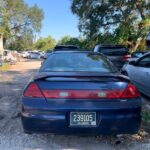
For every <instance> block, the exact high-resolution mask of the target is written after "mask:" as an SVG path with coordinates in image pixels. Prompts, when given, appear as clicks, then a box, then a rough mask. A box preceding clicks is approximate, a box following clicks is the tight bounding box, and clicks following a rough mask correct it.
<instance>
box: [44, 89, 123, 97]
mask: <svg viewBox="0 0 150 150" xmlns="http://www.w3.org/2000/svg"><path fill="white" fill-rule="evenodd" d="M42 92H43V95H44V96H45V97H46V98H58V99H59V98H66V99H101V98H108V99H111V98H112V99H113V98H119V97H120V96H121V95H122V92H123V91H122V90H43V91H42Z"/></svg>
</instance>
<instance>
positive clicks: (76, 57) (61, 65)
mask: <svg viewBox="0 0 150 150" xmlns="http://www.w3.org/2000/svg"><path fill="white" fill-rule="evenodd" d="M40 71H43V72H49V71H96V72H115V71H116V70H115V68H114V67H113V65H112V64H111V63H110V62H109V61H108V60H107V59H105V58H104V57H103V56H101V55H97V54H88V53H57V54H51V55H50V56H49V57H48V59H47V60H46V61H45V62H44V64H43V66H42V67H41V69H40Z"/></svg>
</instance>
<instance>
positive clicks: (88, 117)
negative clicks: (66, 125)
mask: <svg viewBox="0 0 150 150" xmlns="http://www.w3.org/2000/svg"><path fill="white" fill-rule="evenodd" d="M70 126H96V112H71V113H70Z"/></svg>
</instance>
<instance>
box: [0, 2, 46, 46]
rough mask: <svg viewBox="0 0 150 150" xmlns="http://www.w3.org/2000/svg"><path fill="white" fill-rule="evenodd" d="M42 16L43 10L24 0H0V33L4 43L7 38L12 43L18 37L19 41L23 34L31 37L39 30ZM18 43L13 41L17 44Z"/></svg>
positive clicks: (23, 37)
mask: <svg viewBox="0 0 150 150" xmlns="http://www.w3.org/2000/svg"><path fill="white" fill-rule="evenodd" d="M43 17H44V15H43V11H42V10H41V9H39V8H38V6H36V5H34V6H32V7H30V6H28V5H27V4H26V3H25V2H24V0H0V33H1V34H2V35H3V39H4V43H6V42H7V40H9V43H14V42H15V40H16V41H17V40H18V39H20V41H19V42H21V40H22V39H25V35H28V37H29V35H31V36H30V37H33V35H35V34H36V33H38V32H40V29H41V27H42V20H43ZM11 40H12V41H11ZM10 41H11V42H10ZM6 44H7V43H6ZM20 44H23V43H20ZM20 44H17V43H15V45H18V46H19V45H20ZM22 46H23V45H22ZM23 47H24V46H23Z"/></svg>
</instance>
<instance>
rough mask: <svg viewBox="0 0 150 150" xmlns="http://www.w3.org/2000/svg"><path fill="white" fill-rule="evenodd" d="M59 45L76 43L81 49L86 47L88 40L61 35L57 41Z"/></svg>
mask: <svg viewBox="0 0 150 150" xmlns="http://www.w3.org/2000/svg"><path fill="white" fill-rule="evenodd" d="M57 44H59V45H76V46H78V47H79V48H81V49H88V47H89V46H88V42H87V40H86V39H83V38H75V37H71V36H69V35H66V36H64V37H62V38H61V39H60V40H59V41H58V43H57Z"/></svg>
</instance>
